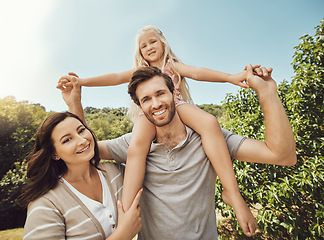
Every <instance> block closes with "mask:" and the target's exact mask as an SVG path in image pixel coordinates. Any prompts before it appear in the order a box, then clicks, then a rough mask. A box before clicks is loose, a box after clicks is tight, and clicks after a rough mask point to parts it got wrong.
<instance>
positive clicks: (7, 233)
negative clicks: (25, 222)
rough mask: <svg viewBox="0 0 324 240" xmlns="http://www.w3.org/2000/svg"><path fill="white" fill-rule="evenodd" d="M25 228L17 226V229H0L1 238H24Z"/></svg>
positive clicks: (18, 239)
mask: <svg viewBox="0 0 324 240" xmlns="http://www.w3.org/2000/svg"><path fill="white" fill-rule="evenodd" d="M23 233H24V229H23V228H15V229H9V230H4V231H0V239H1V240H21V239H23Z"/></svg>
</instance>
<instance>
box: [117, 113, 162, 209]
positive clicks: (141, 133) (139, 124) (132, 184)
mask: <svg viewBox="0 0 324 240" xmlns="http://www.w3.org/2000/svg"><path fill="white" fill-rule="evenodd" d="M155 134H156V130H155V126H154V125H153V124H152V123H151V122H150V121H149V120H148V119H147V118H146V117H145V116H144V115H142V116H139V117H138V119H137V120H136V123H135V125H134V128H133V131H132V138H131V141H130V144H129V148H128V152H127V161H126V169H125V176H124V186H123V193H122V202H123V205H124V209H125V210H128V208H129V207H130V206H131V204H132V202H133V200H134V197H135V196H136V193H137V192H138V190H139V189H140V188H141V187H142V184H143V180H144V175H145V166H146V156H147V154H148V152H149V150H150V147H151V143H152V141H153V139H154V137H155Z"/></svg>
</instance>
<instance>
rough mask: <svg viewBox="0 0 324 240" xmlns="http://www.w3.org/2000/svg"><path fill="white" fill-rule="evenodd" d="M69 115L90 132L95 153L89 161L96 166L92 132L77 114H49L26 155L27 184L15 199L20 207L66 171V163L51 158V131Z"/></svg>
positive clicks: (51, 186) (55, 183) (34, 197)
mask: <svg viewBox="0 0 324 240" xmlns="http://www.w3.org/2000/svg"><path fill="white" fill-rule="evenodd" d="M69 117H72V118H76V119H78V120H79V121H80V122H81V123H82V124H83V125H84V126H85V128H87V129H88V130H89V131H90V132H91V134H92V136H93V139H94V143H95V149H94V152H95V154H94V156H93V158H92V159H91V161H90V163H91V164H92V165H94V166H95V167H97V166H98V164H99V161H100V158H99V150H98V145H97V141H96V138H95V136H94V134H93V132H92V131H91V130H90V129H89V128H88V127H87V126H86V125H85V124H84V123H83V122H82V120H81V119H80V118H79V117H78V116H76V115H74V114H72V113H70V112H61V113H54V114H51V115H50V116H48V117H47V118H46V119H45V120H44V121H43V123H42V124H41V125H40V127H39V128H38V130H37V132H36V139H35V145H34V148H33V150H32V152H31V153H30V154H29V156H28V163H27V185H26V186H25V187H24V188H23V191H22V194H21V195H20V196H19V197H18V199H17V201H16V202H17V204H18V205H20V206H21V207H27V205H28V204H29V203H30V202H31V201H33V200H35V199H37V198H39V197H40V196H42V195H44V194H45V193H47V192H48V191H49V190H51V189H53V188H55V187H56V186H57V184H58V181H59V178H60V177H61V176H62V175H63V174H64V173H65V172H66V171H67V167H66V164H65V162H64V161H63V160H62V159H60V160H55V159H54V158H53V155H54V151H55V149H54V144H53V140H52V132H53V129H54V128H55V127H56V126H57V125H58V124H59V123H60V122H62V121H63V120H64V119H66V118H69Z"/></svg>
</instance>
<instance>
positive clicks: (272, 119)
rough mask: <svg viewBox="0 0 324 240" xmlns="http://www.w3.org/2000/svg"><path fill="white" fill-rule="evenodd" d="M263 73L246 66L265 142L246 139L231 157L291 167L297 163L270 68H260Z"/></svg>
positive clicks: (248, 82)
mask: <svg viewBox="0 0 324 240" xmlns="http://www.w3.org/2000/svg"><path fill="white" fill-rule="evenodd" d="M258 71H263V73H264V74H263V76H265V77H262V78H261V77H259V76H257V75H254V74H253V72H252V67H251V65H248V66H247V84H248V85H249V86H250V87H251V88H252V89H253V90H254V91H255V92H256V93H257V95H258V97H259V102H260V105H261V109H262V111H263V114H264V119H265V142H262V141H258V140H254V139H246V140H244V141H243V143H242V145H241V146H240V148H239V149H238V151H237V153H236V155H235V159H237V160H240V161H246V162H254V163H266V164H275V165H283V166H293V165H295V164H296V162H297V157H296V150H295V139H294V135H293V132H292V129H291V126H290V122H289V120H288V117H287V115H286V112H285V110H284V108H283V106H282V104H281V101H280V98H279V96H278V93H277V85H276V82H275V81H274V80H273V79H272V78H271V72H272V69H268V70H267V69H265V68H261V69H258Z"/></svg>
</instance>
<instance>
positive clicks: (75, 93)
mask: <svg viewBox="0 0 324 240" xmlns="http://www.w3.org/2000/svg"><path fill="white" fill-rule="evenodd" d="M76 77H77V76H76V75H75V76H73V75H69V81H70V82H71V83H72V84H70V85H67V86H66V85H64V84H63V83H62V82H59V83H58V85H57V86H56V88H58V89H60V90H61V92H62V97H63V100H64V102H65V103H66V105H67V106H68V108H69V112H71V113H73V114H75V115H77V116H78V117H79V118H80V119H81V120H82V121H83V123H84V124H87V123H86V120H85V117H84V112H83V107H82V103H81V86H80V85H79V82H78V80H77V78H76ZM98 148H99V157H100V158H101V159H106V160H112V159H113V158H112V156H111V154H110V152H109V151H108V149H107V147H106V141H98Z"/></svg>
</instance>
